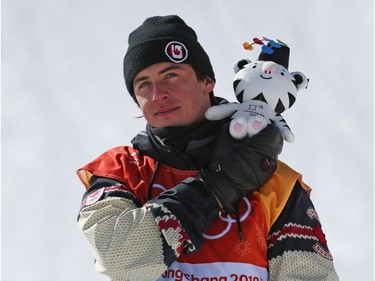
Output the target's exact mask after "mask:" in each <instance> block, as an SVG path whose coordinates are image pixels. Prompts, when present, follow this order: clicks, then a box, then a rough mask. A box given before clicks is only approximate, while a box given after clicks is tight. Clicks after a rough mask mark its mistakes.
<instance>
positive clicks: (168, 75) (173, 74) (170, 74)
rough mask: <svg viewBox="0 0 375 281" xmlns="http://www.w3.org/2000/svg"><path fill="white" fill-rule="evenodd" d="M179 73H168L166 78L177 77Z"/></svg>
mask: <svg viewBox="0 0 375 281" xmlns="http://www.w3.org/2000/svg"><path fill="white" fill-rule="evenodd" d="M176 76H177V75H176V74H175V73H167V75H166V78H173V77H176Z"/></svg>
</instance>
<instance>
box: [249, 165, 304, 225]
mask: <svg viewBox="0 0 375 281" xmlns="http://www.w3.org/2000/svg"><path fill="white" fill-rule="evenodd" d="M297 182H299V183H300V184H301V186H302V187H303V189H304V190H305V191H306V192H307V193H308V194H309V193H310V191H311V188H310V187H309V186H308V185H307V184H305V183H304V182H303V181H302V175H301V174H300V173H298V172H296V171H295V170H293V169H292V168H291V167H289V166H288V165H287V164H285V163H284V162H282V161H278V163H277V168H276V171H275V173H274V174H273V175H272V177H271V178H270V179H269V180H268V181H267V182H266V183H265V184H264V185H263V186H262V187H261V188H260V189H259V190H258V191H256V192H255V193H254V196H255V197H258V198H259V199H260V201H261V202H262V205H263V209H264V211H265V215H266V220H267V221H266V223H267V225H268V227H271V226H272V225H273V224H274V223H275V221H276V220H277V218H278V217H279V216H280V214H281V212H282V211H283V209H284V207H285V205H286V204H287V202H288V199H289V197H290V195H291V193H292V191H293V188H294V186H295V185H296V183H297Z"/></svg>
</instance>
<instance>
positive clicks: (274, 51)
mask: <svg viewBox="0 0 375 281" xmlns="http://www.w3.org/2000/svg"><path fill="white" fill-rule="evenodd" d="M272 42H273V41H272ZM289 53H290V49H289V47H288V46H287V45H286V44H275V42H273V43H268V44H267V47H266V48H262V51H261V52H260V54H259V57H258V60H260V61H273V62H275V63H277V64H280V65H282V66H284V67H285V68H286V69H288V67H289Z"/></svg>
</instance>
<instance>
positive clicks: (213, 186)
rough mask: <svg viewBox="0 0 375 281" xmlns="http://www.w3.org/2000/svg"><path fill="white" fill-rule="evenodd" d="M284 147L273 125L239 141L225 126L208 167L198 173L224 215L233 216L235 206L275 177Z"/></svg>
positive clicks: (227, 126)
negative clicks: (229, 214) (278, 157)
mask: <svg viewBox="0 0 375 281" xmlns="http://www.w3.org/2000/svg"><path fill="white" fill-rule="evenodd" d="M282 146H283V140H282V137H281V133H280V130H279V129H278V128H277V127H276V126H275V125H273V124H269V125H268V126H267V127H266V128H264V129H263V130H262V131H260V132H259V133H258V134H256V135H255V136H252V137H251V138H245V139H243V140H240V141H238V140H235V139H233V138H232V136H231V135H230V134H229V124H226V125H225V126H224V127H223V129H222V132H221V134H220V136H219V138H218V141H217V143H216V147H215V150H214V153H213V155H212V156H211V160H210V163H209V165H208V167H207V168H205V169H202V170H201V171H200V172H199V174H198V179H200V180H202V181H203V182H204V183H205V185H206V188H208V189H209V190H211V192H212V193H213V194H214V195H215V196H216V198H217V200H218V201H219V203H220V204H221V207H222V208H223V209H224V211H225V212H227V213H234V212H235V209H234V208H233V204H234V203H236V202H237V201H238V200H239V199H241V198H242V197H244V196H245V195H247V194H248V193H249V192H251V191H254V190H257V189H258V188H260V187H261V186H262V185H263V184H265V183H266V182H267V181H268V179H269V178H270V177H271V176H272V174H273V172H274V171H275V170H276V164H277V156H278V155H279V154H280V153H281V149H282Z"/></svg>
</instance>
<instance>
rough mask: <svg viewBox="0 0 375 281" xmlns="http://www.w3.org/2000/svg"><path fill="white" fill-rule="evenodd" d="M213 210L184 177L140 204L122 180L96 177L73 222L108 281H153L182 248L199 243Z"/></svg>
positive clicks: (191, 248)
mask: <svg viewBox="0 0 375 281" xmlns="http://www.w3.org/2000/svg"><path fill="white" fill-rule="evenodd" d="M187 185H189V187H188V188H187ZM207 196H209V197H210V198H207ZM211 197H212V198H211ZM181 210H189V211H188V212H186V211H185V212H183V211H181ZM217 213H218V209H217V206H216V200H215V198H214V197H213V196H212V195H211V194H210V193H208V192H205V191H202V190H200V187H199V186H195V185H194V184H192V183H189V182H187V183H184V182H182V183H180V184H178V185H177V186H175V187H174V188H172V189H170V190H167V191H165V192H163V193H161V194H160V195H159V196H158V197H156V198H154V199H152V200H151V201H149V202H146V204H144V205H141V204H140V202H139V200H137V198H136V197H135V196H134V194H133V193H132V191H131V190H130V189H129V188H127V187H126V186H125V185H124V184H122V183H120V182H117V181H115V180H112V179H108V178H95V179H94V180H93V181H92V184H91V186H90V188H89V189H88V190H87V191H86V193H85V194H84V196H83V200H82V204H81V209H80V213H79V216H78V225H79V228H80V230H81V231H82V233H83V234H84V236H85V237H86V238H87V240H88V242H89V244H90V246H91V249H92V252H93V255H94V257H95V268H96V270H97V271H98V272H100V273H103V274H105V275H108V276H109V277H110V278H111V279H112V280H113V281H120V280H138V281H139V280H156V279H158V278H159V277H160V275H162V273H163V272H164V271H165V270H166V269H167V267H168V266H169V265H170V264H171V263H173V262H174V261H175V260H176V259H177V258H178V256H179V255H180V254H181V253H182V252H193V251H195V250H196V249H198V248H199V247H200V245H201V244H202V243H203V236H202V232H203V231H204V230H205V229H206V228H207V227H208V225H209V224H210V222H211V221H212V220H213V219H214V217H216V215H217Z"/></svg>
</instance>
